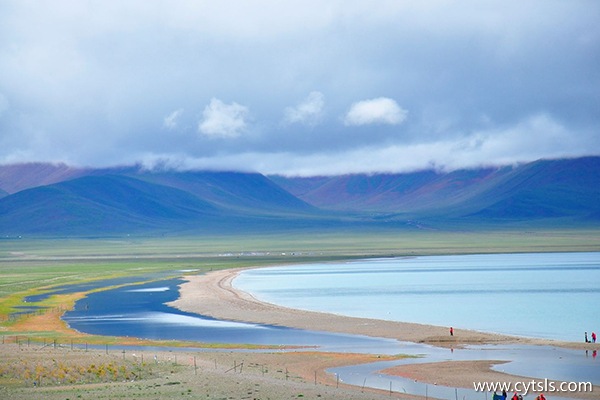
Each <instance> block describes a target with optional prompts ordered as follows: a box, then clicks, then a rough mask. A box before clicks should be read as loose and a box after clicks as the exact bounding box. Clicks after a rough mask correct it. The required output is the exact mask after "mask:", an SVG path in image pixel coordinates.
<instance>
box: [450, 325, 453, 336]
mask: <svg viewBox="0 0 600 400" xmlns="http://www.w3.org/2000/svg"><path fill="white" fill-rule="evenodd" d="M450 336H454V329H453V328H452V327H450Z"/></svg>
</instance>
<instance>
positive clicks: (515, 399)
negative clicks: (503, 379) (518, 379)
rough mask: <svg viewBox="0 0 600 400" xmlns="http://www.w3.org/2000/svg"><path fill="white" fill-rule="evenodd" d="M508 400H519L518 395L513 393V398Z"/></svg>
mask: <svg viewBox="0 0 600 400" xmlns="http://www.w3.org/2000/svg"><path fill="white" fill-rule="evenodd" d="M510 400H519V394H518V393H517V392H515V394H513V397H511V399H510Z"/></svg>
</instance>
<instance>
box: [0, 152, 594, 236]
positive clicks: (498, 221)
mask: <svg viewBox="0 0 600 400" xmlns="http://www.w3.org/2000/svg"><path fill="white" fill-rule="evenodd" d="M598 222H600V157H583V158H575V159H560V160H539V161H534V162H530V163H524V164H519V165H512V166H503V167H495V168H478V169H465V170H456V171H451V172H440V171H435V170H423V171H417V172H411V173H402V174H373V175H362V174H356V175H342V176H322V177H308V178H298V177H283V176H264V175H261V174H258V173H241V172H214V171H173V170H170V171H169V170H165V171H157V170H153V171H150V170H146V169H144V168H142V167H140V166H129V167H115V168H104V169H94V168H75V167H70V166H67V165H64V164H46V163H26V164H12V165H3V166H0V235H2V236H3V237H14V236H19V235H58V236H70V235H87V236H89V235H94V236H103V235H121V234H164V233H173V234H186V233H217V232H218V233H231V232H258V231H279V232H280V231H283V230H290V229H309V230H310V229H345V230H351V229H376V228H381V227H385V228H386V229H390V228H391V229H401V228H403V229H417V228H415V227H418V228H423V227H428V228H431V229H435V228H436V227H442V226H444V227H449V226H450V227H452V226H454V227H456V226H464V225H465V224H468V225H469V226H510V225H511V224H512V225H514V224H517V225H519V224H520V225H523V224H545V225H552V226H584V225H588V226H589V225H590V224H591V225H593V226H596V225H597V223H598Z"/></svg>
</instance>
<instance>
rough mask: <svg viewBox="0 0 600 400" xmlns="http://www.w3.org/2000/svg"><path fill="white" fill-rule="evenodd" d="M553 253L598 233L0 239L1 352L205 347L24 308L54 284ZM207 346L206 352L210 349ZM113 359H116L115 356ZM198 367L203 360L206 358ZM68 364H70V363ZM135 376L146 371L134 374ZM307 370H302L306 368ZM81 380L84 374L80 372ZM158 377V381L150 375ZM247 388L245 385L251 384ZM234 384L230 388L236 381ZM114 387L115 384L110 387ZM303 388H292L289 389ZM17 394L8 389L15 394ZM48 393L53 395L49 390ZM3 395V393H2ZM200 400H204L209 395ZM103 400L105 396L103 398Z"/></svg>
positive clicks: (598, 239)
mask: <svg viewBox="0 0 600 400" xmlns="http://www.w3.org/2000/svg"><path fill="white" fill-rule="evenodd" d="M551 251H555V252H558V251H600V228H599V229H588V230H569V229H560V230H559V229H537V230H528V231H520V230H519V231H518V230H514V231H510V230H495V231H480V230H475V231H459V232H439V231H422V230H414V231H409V230H402V231H366V232H360V233H359V232H356V231H354V232H325V233H323V232H303V233H290V234H282V233H277V234H271V235H266V234H263V235H256V236H248V235H243V236H242V235H240V236H235V235H229V236H195V237H113V238H94V239H89V238H52V239H50V238H43V239H42V238H40V239H33V238H32V239H26V238H21V239H0V336H2V343H3V344H5V343H6V344H5V345H4V346H3V348H4V349H5V346H9V343H11V345H12V346H14V344H13V343H14V342H18V343H17V345H20V346H21V347H20V348H21V350H22V351H23V350H24V348H23V346H24V343H27V344H29V343H30V341H31V343H33V342H35V343H36V345H37V346H40V345H41V346H44V345H45V344H46V343H48V344H49V343H52V342H53V341H58V342H59V343H62V344H63V346H68V343H70V342H71V343H72V342H73V341H75V342H76V343H84V342H85V343H86V344H87V343H90V344H94V343H95V344H97V345H100V344H107V345H116V344H145V345H154V346H159V347H160V346H173V347H175V346H198V347H200V346H202V344H192V343H171V342H169V343H167V342H149V341H140V340H137V339H135V338H113V337H100V336H89V335H85V334H82V333H79V332H75V331H73V330H71V329H69V328H68V327H67V326H66V324H64V323H63V322H62V320H61V319H60V316H61V315H62V313H63V312H64V311H65V310H67V309H69V308H71V307H72V306H73V304H74V302H75V301H76V300H77V299H79V298H81V297H83V296H85V294H86V293H85V292H79V293H74V294H68V295H54V296H50V297H48V298H47V299H45V300H42V301H40V302H39V303H35V304H32V303H25V302H24V299H25V298H26V297H28V296H32V295H37V294H43V293H45V292H48V291H51V290H52V288H54V287H56V286H59V285H65V284H77V283H85V282H89V281H93V280H99V279H109V278H116V277H126V276H139V277H148V276H151V275H152V274H157V273H161V276H163V277H164V276H173V277H175V276H182V275H184V274H185V273H188V274H189V273H190V272H189V271H197V272H198V273H201V272H204V271H211V270H216V269H223V268H234V267H248V266H262V265H273V264H287V263H304V262H316V261H333V260H343V259H353V258H366V257H388V256H414V255H435V254H471V253H506V252H551ZM184 271H186V272H184ZM32 305H33V306H39V307H40V310H39V311H37V312H33V313H30V314H24V315H18V314H16V313H18V312H19V311H21V309H20V307H23V306H32ZM42 341H43V342H42ZM40 343H41V344H40ZM204 345H205V346H206V345H209V346H210V344H204ZM26 353H27V357H26V359H27V360H26V361H23V362H28V363H29V364H28V365H30V367H31V368H30V370H31V369H32V368H33V369H35V368H38V366H39V368H45V367H44V366H45V365H46V364H47V363H48V360H46V359H45V357H46V356H45V354H46V353H45V352H41V351H40V352H36V351H29V350H28V351H26ZM75 353H76V352H75ZM75 353H74V354H72V355H71V356H73V357H75V359H74V361H73V360H72V362H71V364H72V365H71V364H69V362H70V361H68V359H69V357H71V356H68V355H65V354H64V352H63V353H61V354H63V355H62V356H61V357H65V361H64V364H65V365H67V367H65V368H67V369H68V368H75V367H77V366H78V365H79V364H81V361H77V360H78V358H77V357H81V355H80V354H75ZM23 354H25V353H23ZM211 357H212V356H211ZM17 358H18V357H17ZM19 360H21V358H18V359H17V360H16V361H14V362H15V363H18V362H21V361H22V360H21V361H19ZM110 362H111V361H110V360H108V361H103V363H104V364H102V365H106V366H108V365H109V363H110ZM112 362H113V363H115V361H114V360H112ZM203 362H206V356H205V357H204V361H203ZM188 364H189V362H188ZM69 365H71V366H70V367H69ZM86 366H87V364H86ZM87 367H89V366H87ZM121 367H122V366H120V367H119V368H121ZM125 367H126V368H130V369H129V371H131V370H132V369H131V368H133V367H131V366H127V365H125ZM88 369H89V368H88ZM157 370H159V369H157ZM171 370H173V371H174V370H177V368H166V369H165V370H164V371H162V370H161V371H162V372H161V373H160V374H158V375H160V376H161V377H162V378H161V379H162V381H161V382H162V383H161V384H162V385H163V389H166V388H168V389H169V390H171V389H177V390H179V389H180V388H182V386H177V387H175V386H170V385H167V383H168V375H169V374H171V373H174V372H173V371H171ZM24 371H25V369H24ZM136 371H137V370H136ZM140 372H143V371H141V370H140ZM304 372H305V373H306V371H304ZM190 373H191V372H190V369H189V367H188V368H187V369H186V372H185V374H187V375H185V376H186V377H187V378H186V379H189V380H192V377H191V375H190ZM0 375H1V374H0ZM81 375H85V374H83V373H81ZM88 375H89V374H88ZM158 375H157V376H158ZM165 376H167V378H165ZM26 378H27V379H26ZM155 378H156V376H155V377H154V378H152V379H155ZM32 379H33V378H32V376H31V373H29V374H28V375H27V376H25V375H23V376H21V377H19V376H18V375H16V376H15V375H14V374H12V375H10V376H9V377H6V376H5V377H4V378H3V377H2V376H0V389H2V388H3V387H11V388H19V387H26V386H27V385H31V382H32ZM119 379H120V378H119ZM148 379H149V378H148ZM165 379H166V380H165ZM76 381H77V380H76ZM84 381H85V379H84ZM84 381H81V382H80V381H77V382H75V383H76V384H77V385H79V386H74V387H73V388H64V387H63V385H64V381H63V382H62V383H61V380H60V379H54V380H52V379H49V380H48V381H47V382H51V383H52V384H51V385H50V386H52V387H60V388H61V389H60V390H58V389H57V390H56V391H55V392H52V393H56V394H58V393H60V396H58V397H56V398H69V396H71V398H74V397H78V395H79V397H81V396H80V395H81V394H82V393H85V390H89V391H90V393H95V394H94V397H97V398H98V393H99V392H98V391H100V392H102V388H103V387H104V386H102V385H99V383H105V382H106V381H105V380H100V381H94V380H93V379H92V380H88V381H85V382H84ZM155 382H156V381H155ZM147 383H148V382H147ZM230 383H231V382H230ZM248 384H250V383H249V382H248ZM285 384H286V385H287V384H289V383H285ZM6 385H8V386H6ZM81 385H88V386H84V387H86V388H87V389H85V390H84V389H82V386H81ZM140 385H141V384H140V383H139V382H138V383H136V384H135V385H134V384H131V385H128V386H127V385H126V386H124V387H126V389H123V390H124V391H125V392H127V391H128V390H138V389H137V387H138V386H140ZM231 385H232V387H235V384H234V383H231ZM265 385H267V386H268V385H271V386H273V385H275V386H277V385H279V383H277V384H275V383H269V384H267V383H265ZM294 385H295V384H294ZM142 386H143V388H144V390H146V389H147V390H154V389H153V388H152V384H150V383H148V384H144V385H141V386H140V387H142ZM271 386H269V387H271ZM284 386H285V385H284ZM112 387H113V388H114V386H112ZM132 387H134V389H132ZM305 389H306V388H304V389H302V388H297V387H294V389H293V390H294V391H300V390H305ZM140 390H141V389H140ZM169 390H167V391H166V392H169ZM187 390H189V389H186V390H185V391H184V392H182V393H184V395H185V397H189V396H191V392H187ZM193 390H194V392H196V391H197V390H199V387H198V386H195V387H194V388H193ZM232 390H233V389H232ZM158 392H160V390H158ZM15 393H16V392H13V395H14V394H15ZM23 393H24V396H25V397H23V398H27V396H28V395H29V394H31V392H29V391H25V392H23ZM203 393H204V392H203ZM46 394H48V395H49V396H50V392H48V393H46ZM1 395H2V394H1V393H0V397H1ZM61 396H62V397H61ZM64 396H66V397H64ZM204 396H205V395H203V398H207V397H204ZM240 396H241V395H240ZM50 397H52V398H54V397H53V396H50ZM83 397H84V398H85V397H86V396H83ZM108 397H109V398H110V395H108ZM123 397H124V398H129V396H128V395H123ZM192 397H193V396H192ZM156 398H168V396H166V397H161V396H157V397H156ZM208 398H211V397H208ZM232 398H237V397H232ZM240 398H241V397H240ZM257 398H260V397H257ZM331 398H334V397H331ZM346 398H349V397H346Z"/></svg>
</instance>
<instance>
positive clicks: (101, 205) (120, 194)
mask: <svg viewBox="0 0 600 400" xmlns="http://www.w3.org/2000/svg"><path fill="white" fill-rule="evenodd" d="M219 213H220V210H218V209H217V208H216V207H214V206H213V205H210V204H208V203H206V202H204V201H201V200H200V199H198V198H196V197H194V196H192V195H190V194H189V193H186V192H183V191H181V190H177V189H173V188H170V187H166V186H160V185H153V184H149V183H146V182H142V181H140V180H136V179H132V178H129V177H123V176H100V177H97V176H87V177H82V178H77V179H74V180H71V181H66V182H61V183H57V184H54V185H49V186H41V187H36V188H32V189H27V190H23V191H21V192H18V193H16V194H14V195H11V196H8V197H5V198H3V199H1V200H0V227H1V229H2V231H3V232H0V233H2V234H10V233H11V232H12V233H14V232H18V234H24V233H47V232H54V233H56V234H76V233H82V232H86V233H89V232H93V231H96V232H98V233H113V232H127V231H140V230H148V229H157V228H164V227H168V226H170V225H172V224H173V223H177V224H178V225H189V224H199V223H201V222H202V217H213V218H214V217H215V216H218V215H219Z"/></svg>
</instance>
